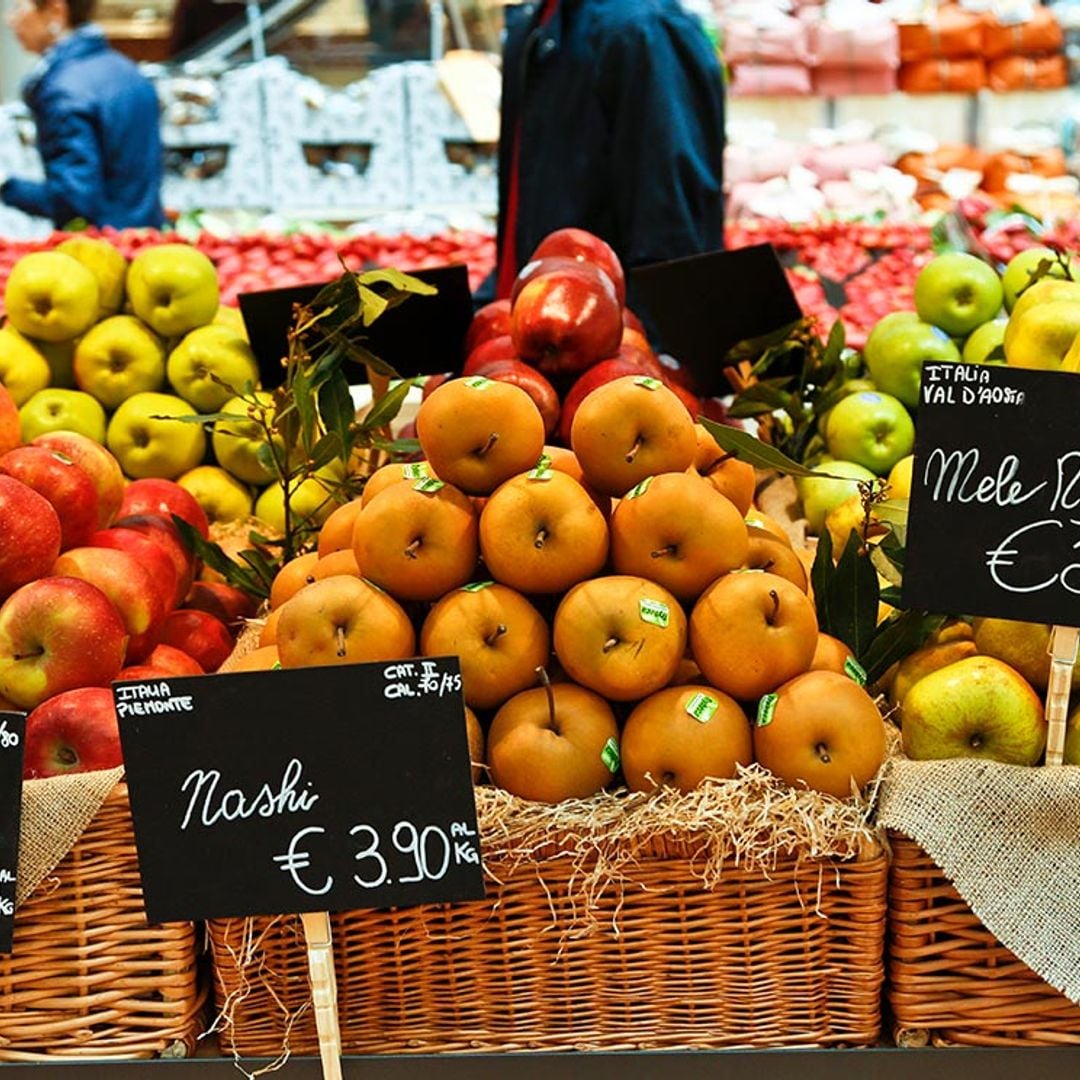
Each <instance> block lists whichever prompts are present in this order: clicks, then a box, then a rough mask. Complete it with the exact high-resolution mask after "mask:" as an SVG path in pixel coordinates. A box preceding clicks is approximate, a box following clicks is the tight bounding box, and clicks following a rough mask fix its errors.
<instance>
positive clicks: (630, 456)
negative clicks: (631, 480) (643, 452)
mask: <svg viewBox="0 0 1080 1080" xmlns="http://www.w3.org/2000/svg"><path fill="white" fill-rule="evenodd" d="M640 449H641V436H640V435H639V436H638V437H637V438H636V439H635V440H634V445H633V446H631V447H630V449H629V451H628V452H627V455H626V463H627V465H632V464H633V463H634V458H636V457H637V452H638V451H639V450H640Z"/></svg>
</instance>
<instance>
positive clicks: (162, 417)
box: [105, 392, 206, 479]
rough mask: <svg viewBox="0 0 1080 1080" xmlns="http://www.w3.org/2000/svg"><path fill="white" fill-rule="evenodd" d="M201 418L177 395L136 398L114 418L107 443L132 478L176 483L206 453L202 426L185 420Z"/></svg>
mask: <svg viewBox="0 0 1080 1080" xmlns="http://www.w3.org/2000/svg"><path fill="white" fill-rule="evenodd" d="M197 415H198V414H197V413H196V412H195V410H194V409H193V408H192V407H191V406H190V405H189V404H188V403H187V402H186V401H184V400H183V398H178V397H176V396H175V395H173V394H157V393H152V392H146V393H142V394H135V395H134V396H133V397H129V398H128V399H127V401H125V402H124V403H123V404H122V405H121V406H120V407H119V408H118V409H117V410H116V412H114V413H113V414H112V418H111V419H110V420H109V427H108V430H107V432H106V436H105V443H106V445H107V446H108V448H109V449H110V450H111V451H112V453H113V455H114V456H115V457H116V460H117V461H119V462H120V467H121V468H122V469H123V470H124V472H125V473H127V475H128V476H133V477H135V478H137V479H138V478H142V477H150V476H158V477H164V478H165V479H172V478H173V477H176V476H179V475H180V474H181V473H185V472H187V471H188V469H194V468H195V466H196V465H198V464H199V462H201V461H202V459H203V455H204V454H205V453H206V433H205V432H204V431H203V428H202V425H201V424H199V423H197V422H195V421H185V420H183V419H181V417H185V416H197Z"/></svg>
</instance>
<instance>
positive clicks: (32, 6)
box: [0, 0, 165, 229]
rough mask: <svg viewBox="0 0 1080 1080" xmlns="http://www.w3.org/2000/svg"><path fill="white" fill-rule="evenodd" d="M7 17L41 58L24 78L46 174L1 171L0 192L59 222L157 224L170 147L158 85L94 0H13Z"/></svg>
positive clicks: (21, 206) (12, 201) (11, 201)
mask: <svg viewBox="0 0 1080 1080" xmlns="http://www.w3.org/2000/svg"><path fill="white" fill-rule="evenodd" d="M13 4H14V6H13V7H12V8H11V9H10V10H9V13H8V17H7V22H8V25H9V26H10V27H11V29H12V31H13V32H14V34H15V37H16V38H17V39H18V41H19V44H20V45H22V47H23V48H24V49H26V50H28V51H29V52H33V53H38V54H39V55H40V56H41V59H40V60H39V61H38V63H37V66H36V67H35V68H34V70H33V71H32V72H31V73H30V75H29V77H28V79H27V81H26V84H25V85H24V87H23V97H24V99H25V101H26V103H27V105H28V106H29V107H30V111H31V112H32V114H33V117H34V122H35V124H36V125H37V145H38V151H39V153H40V154H41V160H42V162H43V164H44V166H45V180H44V181H38V180H29V179H25V178H22V177H14V176H13V177H7V178H5V177H3V176H0V181H2V183H0V200H2V201H3V202H5V203H6V204H7V205H8V206H12V207H15V208H16V209H18V210H22V211H24V212H25V213H27V214H34V215H36V216H38V217H45V218H49V219H50V220H51V221H52V222H53V224H54V225H55V226H56V227H57V228H63V227H64V226H65V225H67V224H69V223H70V222H72V221H74V220H76V219H79V218H82V219H83V220H85V221H86V222H87V223H88V224H90V225H95V226H99V227H101V226H110V225H111V226H113V227H114V228H117V229H123V228H131V227H138V226H152V227H157V226H160V225H162V224H163V223H164V220H165V215H164V213H163V211H162V207H161V173H162V149H161V135H160V130H159V112H158V101H157V94H156V93H155V91H154V87H153V85H152V84H151V83H150V82H149V80H148V79H146V78H145V77H144V76H143V75H142V74H141V73H140V72H139V70H138V68H137V67H136V66H135V65H134V64H133V63H132V62H131V61H130V60H128V59H127V58H126V57H124V56H121V55H120V54H119V53H118V52H116V51H115V50H114V49H111V48H110V47H109V45H108V43H107V42H106V40H105V35H104V34H103V33H102V31H101V29H100V28H99V27H97V26H95V25H94V24H92V23H91V22H90V21H89V19H90V16H91V13H92V9H93V0H13Z"/></svg>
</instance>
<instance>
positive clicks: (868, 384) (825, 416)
mask: <svg viewBox="0 0 1080 1080" xmlns="http://www.w3.org/2000/svg"><path fill="white" fill-rule="evenodd" d="M876 389H877V387H876V386H875V385H874V381H873V379H848V381H847V382H845V383H843V384H842V385H841V386H840V390H839V393H840V400H841V401H842V400H843V399H844V398H845V397H847V396H848V395H849V394H859V393H861V392H862V391H863V390H876ZM833 408H835V406H833ZM830 416H832V409H826V410H825V412H823V413H822V414H821V415H820V416H819V417H818V425H817V427H818V434H819V435H820V436H821V437H822V438H823V439H826V438H828V434H829V417H830Z"/></svg>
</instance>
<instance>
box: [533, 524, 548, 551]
mask: <svg viewBox="0 0 1080 1080" xmlns="http://www.w3.org/2000/svg"><path fill="white" fill-rule="evenodd" d="M547 534H548V531H547V529H541V530H540V531H539V532H538V533H537V534H536V539H535V540H534V541H533V547H534V548H536V549H537V550H539V549H540V548H542V547H543V546H544V541H545V540H546V539H547Z"/></svg>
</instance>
